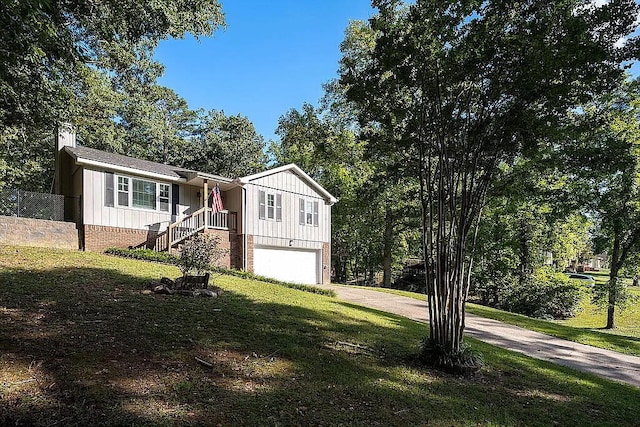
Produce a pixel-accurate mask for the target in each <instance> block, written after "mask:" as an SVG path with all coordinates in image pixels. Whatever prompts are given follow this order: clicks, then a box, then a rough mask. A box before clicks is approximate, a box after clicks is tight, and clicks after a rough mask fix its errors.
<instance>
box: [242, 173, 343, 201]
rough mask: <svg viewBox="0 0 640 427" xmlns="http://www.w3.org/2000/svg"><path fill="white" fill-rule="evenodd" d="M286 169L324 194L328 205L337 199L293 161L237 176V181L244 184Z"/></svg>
mask: <svg viewBox="0 0 640 427" xmlns="http://www.w3.org/2000/svg"><path fill="white" fill-rule="evenodd" d="M288 170H290V171H293V173H295V174H296V175H298V176H299V177H300V178H302V179H303V180H304V181H306V182H307V184H309V185H310V186H311V187H312V188H314V189H315V190H316V191H317V192H318V193H319V194H321V195H322V196H324V198H325V199H326V200H327V203H328V204H329V205H333V204H335V203H336V202H337V201H338V199H336V198H335V197H333V196H332V195H331V193H329V192H328V191H327V190H325V189H324V188H323V187H322V186H321V185H320V184H318V183H317V182H316V181H315V180H314V179H313V178H311V177H310V176H309V175H307V173H306V172H305V171H303V170H302V169H300V167H298V165H296V164H294V163H290V164H288V165H284V166H280V167H277V168H274V169H268V170H266V171H263V172H259V173H256V174H253V175H248V176H245V177H242V178H238V182H239V183H241V184H243V185H244V184H248V183H249V182H251V181H254V180H256V179H259V178H263V177H265V176H269V175H273V174H276V173H280V172H284V171H288Z"/></svg>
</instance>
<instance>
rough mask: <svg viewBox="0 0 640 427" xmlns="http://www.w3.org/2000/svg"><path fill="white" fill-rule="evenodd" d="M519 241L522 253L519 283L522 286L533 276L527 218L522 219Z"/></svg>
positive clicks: (520, 255)
mask: <svg viewBox="0 0 640 427" xmlns="http://www.w3.org/2000/svg"><path fill="white" fill-rule="evenodd" d="M519 234H520V236H519V243H520V253H519V254H518V255H519V261H520V268H519V274H518V284H519V285H520V286H524V285H525V284H526V282H527V281H528V280H529V277H531V273H532V271H531V245H530V238H531V232H530V226H529V224H528V223H527V220H526V219H525V218H521V219H520V230H519Z"/></svg>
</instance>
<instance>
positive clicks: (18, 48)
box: [0, 0, 224, 189]
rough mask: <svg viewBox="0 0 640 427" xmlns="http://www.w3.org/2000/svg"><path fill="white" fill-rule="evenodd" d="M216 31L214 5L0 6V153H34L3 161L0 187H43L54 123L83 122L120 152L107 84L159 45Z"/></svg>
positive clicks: (204, 1)
mask: <svg viewBox="0 0 640 427" xmlns="http://www.w3.org/2000/svg"><path fill="white" fill-rule="evenodd" d="M221 25H224V16H223V14H222V9H221V6H220V4H219V3H218V2H217V1H216V0H194V1H178V2H176V1H173V0H153V1H152V0H141V1H138V0H135V1H134V0H123V1H120V2H95V1H94V2H86V1H80V0H69V1H58V0H27V1H21V0H8V1H3V2H0V28H2V31H1V32H0V46H2V47H1V48H0V95H1V96H0V147H1V150H2V152H3V154H4V153H16V154H17V153H19V152H20V147H21V146H25V145H26V146H29V147H30V150H31V153H33V154H34V155H33V156H31V157H19V156H14V155H13V154H12V155H9V156H6V157H4V156H3V158H4V159H5V162H4V165H0V166H2V171H4V172H7V171H10V172H9V173H7V174H5V176H4V177H3V178H6V180H5V181H4V183H7V184H9V185H24V186H28V187H29V188H31V189H36V188H38V189H44V188H46V187H47V184H49V183H50V180H47V179H46V177H47V176H51V175H52V173H51V172H50V162H49V159H52V158H53V148H52V147H51V138H50V137H49V138H45V137H43V136H44V135H51V134H52V133H53V130H54V128H55V126H56V125H57V124H58V123H59V122H62V121H76V119H79V118H84V119H83V124H87V125H88V129H91V130H92V131H94V132H98V133H99V134H100V136H102V137H104V139H103V140H102V141H103V142H101V144H107V146H108V147H112V148H113V151H120V149H123V148H124V147H125V146H123V145H122V138H123V135H122V132H121V128H119V127H118V126H117V124H114V123H113V113H114V112H115V113H116V115H118V114H119V112H118V111H117V105H119V104H120V103H122V102H124V100H123V99H119V98H118V97H119V96H121V95H122V93H123V92H122V91H120V90H118V88H117V87H116V88H115V90H114V87H113V85H114V82H115V79H116V78H117V77H118V76H119V75H121V74H122V72H123V70H125V69H127V68H130V67H131V64H132V63H134V62H136V61H138V60H142V59H145V58H146V59H148V58H151V57H152V53H153V49H154V48H155V46H156V45H157V43H158V41H159V40H161V39H164V38H168V37H183V36H184V35H185V34H186V33H190V34H192V35H194V36H196V37H199V36H208V35H211V34H212V33H213V31H214V30H215V29H217V28H219V27H220V26H221ZM90 119H91V120H92V121H91V120H90ZM78 121H79V120H78ZM103 125H106V126H103ZM80 133H81V134H82V133H83V131H81V132H80ZM89 139H90V138H87V140H89ZM94 141H95V139H94ZM25 159H28V161H29V162H31V163H32V164H34V165H35V166H36V167H29V166H28V165H27V164H26V163H25V162H26V161H27V160H25ZM29 170H31V171H33V173H27V172H28V171H29ZM39 171H40V172H39ZM4 172H3V173H4ZM42 172H44V173H42Z"/></svg>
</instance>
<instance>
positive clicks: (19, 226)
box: [0, 216, 78, 249]
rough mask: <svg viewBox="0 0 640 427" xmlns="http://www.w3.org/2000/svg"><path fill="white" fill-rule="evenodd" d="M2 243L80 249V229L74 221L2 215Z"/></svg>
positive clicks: (0, 226) (0, 230)
mask: <svg viewBox="0 0 640 427" xmlns="http://www.w3.org/2000/svg"><path fill="white" fill-rule="evenodd" d="M0 244H3V245H18V246H38V247H44V248H60V249H78V230H77V229H76V224H75V223H72V222H61V221H49V220H45V219H31V218H17V217H13V216H0Z"/></svg>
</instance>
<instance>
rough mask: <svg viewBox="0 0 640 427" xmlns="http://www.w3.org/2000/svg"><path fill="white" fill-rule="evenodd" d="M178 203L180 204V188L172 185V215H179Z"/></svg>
mask: <svg viewBox="0 0 640 427" xmlns="http://www.w3.org/2000/svg"><path fill="white" fill-rule="evenodd" d="M178 203H180V186H179V185H178V184H171V215H178Z"/></svg>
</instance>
